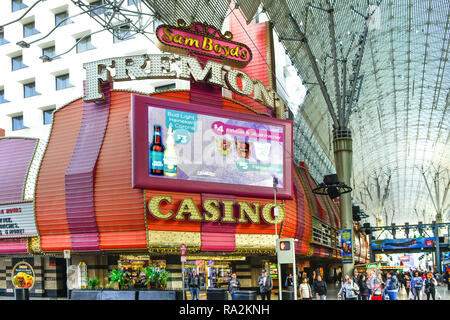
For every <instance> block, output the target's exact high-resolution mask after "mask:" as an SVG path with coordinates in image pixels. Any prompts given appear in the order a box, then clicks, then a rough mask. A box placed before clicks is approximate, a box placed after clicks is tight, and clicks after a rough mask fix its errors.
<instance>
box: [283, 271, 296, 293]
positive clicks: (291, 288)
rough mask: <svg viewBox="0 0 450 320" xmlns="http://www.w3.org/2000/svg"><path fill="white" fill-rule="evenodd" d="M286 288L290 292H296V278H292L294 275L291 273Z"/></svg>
mask: <svg viewBox="0 0 450 320" xmlns="http://www.w3.org/2000/svg"><path fill="white" fill-rule="evenodd" d="M284 286H285V287H286V288H287V289H288V291H294V277H293V276H292V273H289V276H287V278H286V281H285V282H284Z"/></svg>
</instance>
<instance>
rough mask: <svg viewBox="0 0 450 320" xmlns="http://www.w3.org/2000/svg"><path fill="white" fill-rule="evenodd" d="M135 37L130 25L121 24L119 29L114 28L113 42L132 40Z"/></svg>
mask: <svg viewBox="0 0 450 320" xmlns="http://www.w3.org/2000/svg"><path fill="white" fill-rule="evenodd" d="M132 38H133V37H132V36H131V33H130V26H121V27H119V29H115V30H114V36H113V42H114V43H117V42H122V41H125V40H130V39H132Z"/></svg>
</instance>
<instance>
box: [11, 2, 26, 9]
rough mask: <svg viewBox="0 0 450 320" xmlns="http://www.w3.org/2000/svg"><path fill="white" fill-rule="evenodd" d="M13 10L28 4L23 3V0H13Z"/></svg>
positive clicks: (23, 7)
mask: <svg viewBox="0 0 450 320" xmlns="http://www.w3.org/2000/svg"><path fill="white" fill-rule="evenodd" d="M11 4H12V12H16V11H19V10H21V9H25V8H26V7H27V6H26V5H25V4H24V3H23V1H22V0H12V1H11Z"/></svg>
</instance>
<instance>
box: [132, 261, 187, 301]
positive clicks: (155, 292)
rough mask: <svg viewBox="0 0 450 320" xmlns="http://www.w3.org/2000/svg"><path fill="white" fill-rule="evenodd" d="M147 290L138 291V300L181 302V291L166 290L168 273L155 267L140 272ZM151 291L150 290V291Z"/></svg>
mask: <svg viewBox="0 0 450 320" xmlns="http://www.w3.org/2000/svg"><path fill="white" fill-rule="evenodd" d="M142 272H143V274H145V279H144V283H146V284H147V287H148V288H149V290H144V291H139V296H138V299H139V300H182V299H183V296H182V291H181V290H166V288H167V280H168V278H169V276H170V273H169V272H168V271H165V270H161V269H160V268H157V267H155V266H149V267H147V268H145V269H143V270H142ZM150 289H152V290H150Z"/></svg>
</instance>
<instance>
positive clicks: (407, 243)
mask: <svg viewBox="0 0 450 320" xmlns="http://www.w3.org/2000/svg"><path fill="white" fill-rule="evenodd" d="M433 246H434V237H426V238H414V239H381V240H374V241H372V242H371V247H372V250H387V249H390V250H391V249H420V248H431V247H433Z"/></svg>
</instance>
